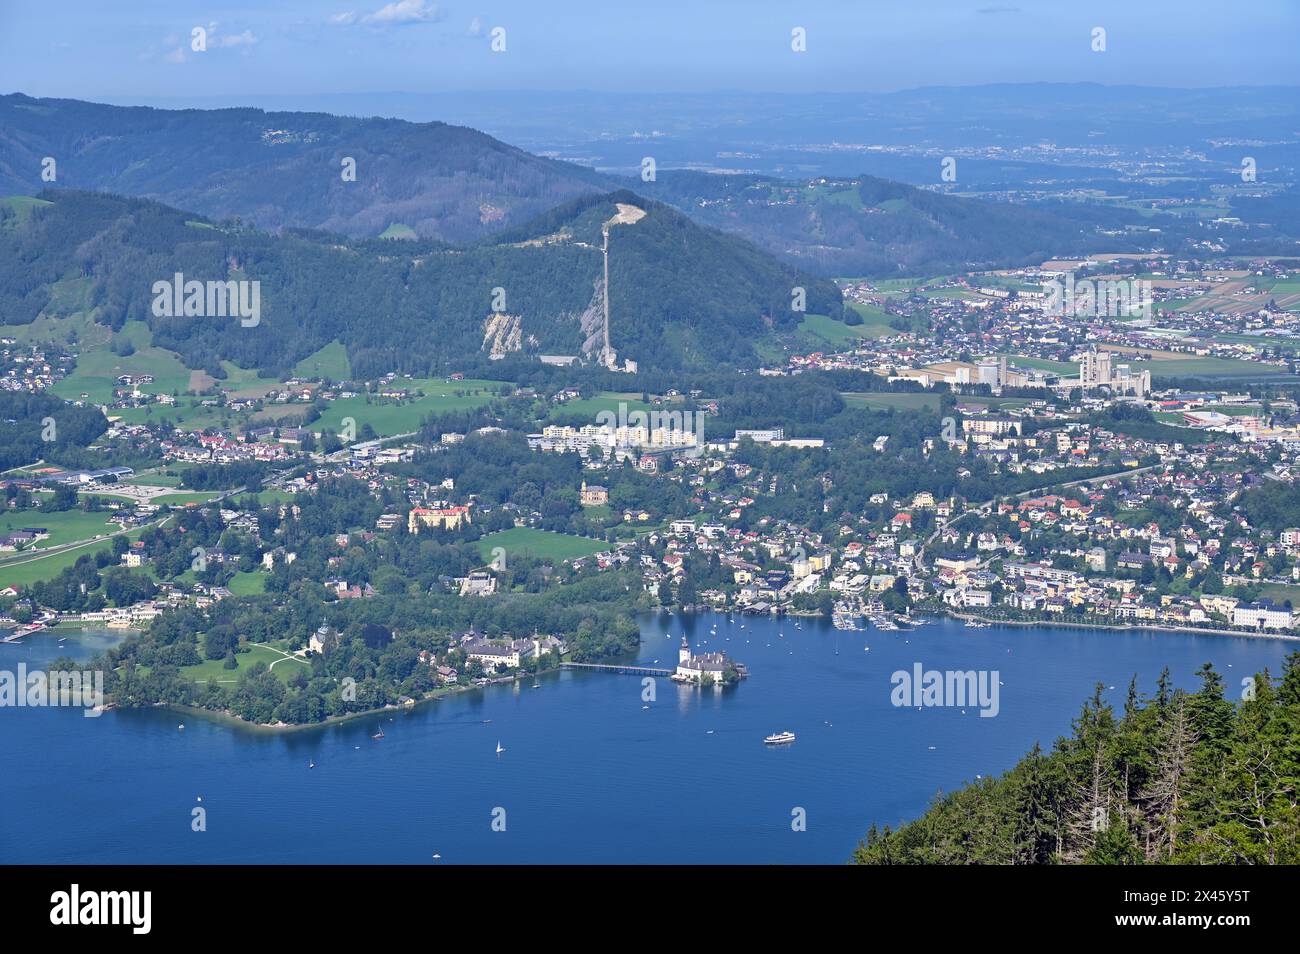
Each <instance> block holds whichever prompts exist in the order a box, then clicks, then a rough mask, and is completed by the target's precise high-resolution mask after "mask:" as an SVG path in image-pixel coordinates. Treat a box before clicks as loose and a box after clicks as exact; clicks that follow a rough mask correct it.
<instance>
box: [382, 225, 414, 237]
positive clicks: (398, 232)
mask: <svg viewBox="0 0 1300 954" xmlns="http://www.w3.org/2000/svg"><path fill="white" fill-rule="evenodd" d="M379 237H380V238H382V239H415V238H419V237H420V236H419V233H417V232H416V231H415V229H413V228H411V227H410V226H409V225H407V224H406V223H405V222H394V223H393V224H392V225H390V226H389V227H388V228H386V229H384V230H383V231H382V232H380V233H379Z"/></svg>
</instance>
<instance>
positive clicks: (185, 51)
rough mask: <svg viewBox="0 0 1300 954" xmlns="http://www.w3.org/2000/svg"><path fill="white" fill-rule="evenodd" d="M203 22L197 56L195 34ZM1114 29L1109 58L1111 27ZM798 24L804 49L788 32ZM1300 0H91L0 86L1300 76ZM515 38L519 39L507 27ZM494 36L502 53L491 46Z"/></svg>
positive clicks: (660, 88) (355, 90)
mask: <svg viewBox="0 0 1300 954" xmlns="http://www.w3.org/2000/svg"><path fill="white" fill-rule="evenodd" d="M196 27H202V28H203V30H204V31H205V37H204V41H205V42H204V46H205V48H204V49H202V50H198V51H196V50H195V49H193V48H192V47H193V44H192V32H193V30H194V29H195V28H196ZM1099 27H1100V28H1102V29H1104V30H1105V50H1104V51H1098V50H1095V49H1094V47H1095V46H1096V45H1097V44H1096V41H1095V39H1094V30H1095V29H1096V28H1099ZM796 28H799V29H802V30H803V31H805V32H804V34H803V46H804V47H805V48H804V49H803V50H801V51H796V50H794V49H792V46H794V45H796V44H795V43H794V42H793V40H792V31H794V30H795V29H796ZM1298 28H1300V8H1297V6H1296V5H1295V4H1293V3H1289V2H1286V0H1264V2H1261V3H1257V4H1253V5H1252V6H1251V7H1250V8H1249V9H1248V10H1247V11H1246V12H1244V13H1243V11H1242V9H1241V8H1232V9H1228V8H1224V7H1222V6H1221V5H1215V4H1209V3H1191V4H1189V3H1175V2H1169V0H1158V2H1152V3H1148V4H1142V5H1133V4H1126V3H1119V2H1101V3H1096V4H1092V5H1091V6H1090V8H1089V9H1088V10H1086V11H1079V10H1075V9H1070V8H1068V7H1062V5H1059V4H1054V3H1049V2H1043V0H1022V2H1019V3H1007V4H992V3H987V2H986V3H980V2H979V0H974V2H955V0H936V2H934V3H932V4H930V5H927V8H926V9H925V10H924V12H923V14H922V15H918V11H916V10H914V9H912V8H910V7H905V6H903V7H900V6H894V5H884V4H878V5H877V4H873V5H865V4H864V5H858V6H851V7H847V8H846V7H844V6H842V5H841V4H838V3H835V2H832V0H808V2H806V3H804V4H801V5H799V7H798V8H797V9H794V10H791V9H788V8H786V7H785V5H782V4H776V3H771V2H762V0H759V2H749V3H740V2H735V0H723V2H720V3H714V4H710V5H708V6H707V7H706V6H703V5H688V4H685V3H682V2H680V0H667V2H664V3H660V4H656V5H654V6H653V7H648V8H640V7H627V8H619V9H616V10H611V9H610V8H609V7H608V6H606V5H602V4H597V3H594V2H591V0H571V2H568V3H563V4H558V5H547V6H546V7H545V8H539V7H538V6H537V5H534V4H530V3H527V2H524V0H501V2H496V3H493V4H491V5H490V6H475V5H467V4H460V3H435V2H432V0H395V2H390V3H387V4H385V3H383V2H381V0H364V2H360V3H358V4H348V3H342V2H340V3H328V4H325V5H320V4H315V3H308V2H306V0H288V2H286V3H285V4H283V5H280V6H278V7H277V8H276V9H274V10H267V9H262V8H260V7H259V6H258V5H257V4H252V3H249V2H225V3H217V4H206V3H198V2H191V0H181V2H164V0H146V2H142V3H139V4H136V5H134V8H133V11H132V12H131V13H130V14H123V13H122V12H120V11H117V10H113V9H111V8H104V7H103V6H102V5H100V4H95V3H91V2H88V0H70V2H67V3H64V4H61V5H59V7H58V8H57V9H51V8H45V7H35V6H33V7H29V8H12V7H11V8H7V9H5V10H3V11H0V88H4V89H11V90H21V91H23V92H25V93H28V94H29V95H33V96H41V97H62V98H76V99H99V100H112V101H122V100H129V99H137V100H142V99H157V98H158V97H157V91H158V90H159V89H166V90H167V91H168V92H167V94H166V98H168V99H175V100H180V101H184V100H197V99H199V98H204V99H207V98H216V99H224V100H227V101H237V100H239V99H241V98H246V97H258V96H298V97H311V96H322V95H331V96H341V95H380V94H382V93H384V92H386V91H388V92H394V93H396V92H400V93H402V94H411V95H428V94H438V93H442V94H446V93H457V92H462V93H473V92H488V91H492V92H510V91H529V92H534V93H537V92H551V93H558V92H581V91H592V92H594V91H597V90H600V91H604V92H613V93H623V94H635V93H645V94H656V93H657V94H680V93H703V94H707V93H714V92H737V93H772V92H773V91H774V90H778V89H779V90H782V91H784V92H785V93H825V94H832V93H888V92H898V91H906V90H913V89H925V88H935V87H952V86H960V87H965V86H983V85H992V84H1003V83H1012V84H1021V83H1033V82H1052V83H1099V84H1103V85H1108V86H1155V87H1161V88H1175V89H1201V88H1216V87H1239V86H1295V85H1300V58H1297V57H1295V55H1294V50H1293V47H1294V41H1295V37H1296V36H1297V35H1300V29H1298ZM498 29H499V30H501V31H504V32H501V33H498V32H497V31H498ZM494 40H496V41H498V46H501V47H504V48H503V49H499V50H496V51H494V50H493V48H492V47H493V43H494Z"/></svg>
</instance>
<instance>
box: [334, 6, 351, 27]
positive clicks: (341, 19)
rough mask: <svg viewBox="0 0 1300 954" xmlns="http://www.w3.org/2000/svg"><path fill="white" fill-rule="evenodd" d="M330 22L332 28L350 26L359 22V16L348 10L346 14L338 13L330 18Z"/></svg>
mask: <svg viewBox="0 0 1300 954" xmlns="http://www.w3.org/2000/svg"><path fill="white" fill-rule="evenodd" d="M329 22H330V24H331V25H332V26H348V25H349V24H352V23H356V22H357V14H356V12H355V11H353V10H348V11H347V12H346V13H336V14H334V15H333V16H332V17H330V20H329Z"/></svg>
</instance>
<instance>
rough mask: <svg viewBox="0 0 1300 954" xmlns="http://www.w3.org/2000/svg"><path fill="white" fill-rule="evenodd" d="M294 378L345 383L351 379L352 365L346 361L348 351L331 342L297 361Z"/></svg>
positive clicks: (338, 343) (339, 343)
mask: <svg viewBox="0 0 1300 954" xmlns="http://www.w3.org/2000/svg"><path fill="white" fill-rule="evenodd" d="M293 374H294V377H296V378H307V379H308V380H315V379H319V378H329V379H330V380H331V381H347V380H348V379H350V378H351V377H352V363H351V362H350V361H348V350H347V348H345V347H343V345H342V343H341V342H338V341H331V342H330V343H329V344H327V345H326V346H325V347H323V348H321V349H320V350H319V351H317V352H316V353H315V354H309V355H307V357H305V358H303V359H302V360H301V361H299V362H298V363H297V364H296V365H295V366H294V369H293Z"/></svg>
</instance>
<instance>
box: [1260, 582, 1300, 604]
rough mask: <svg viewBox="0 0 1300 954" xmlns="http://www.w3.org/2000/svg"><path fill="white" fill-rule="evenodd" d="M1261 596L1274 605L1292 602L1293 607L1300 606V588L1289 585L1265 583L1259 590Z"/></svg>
mask: <svg viewBox="0 0 1300 954" xmlns="http://www.w3.org/2000/svg"><path fill="white" fill-rule="evenodd" d="M1259 595H1260V596H1262V597H1263V598H1264V599H1266V600H1272V601H1273V602H1274V603H1279V604H1280V603H1285V602H1286V601H1287V600H1290V601H1291V605H1292V606H1300V586H1292V585H1290V584H1287V583H1265V584H1264V585H1263V586H1261V587H1260V588H1259Z"/></svg>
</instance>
